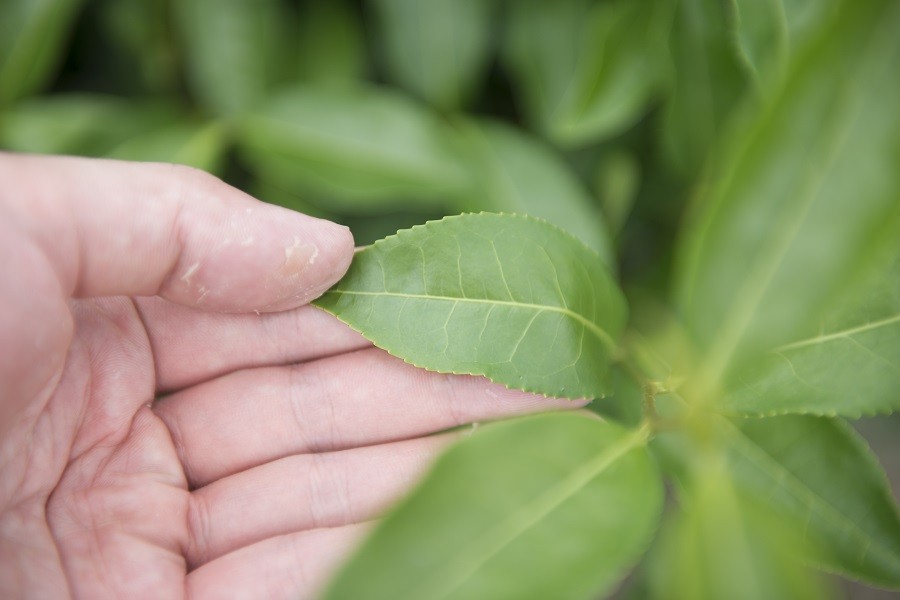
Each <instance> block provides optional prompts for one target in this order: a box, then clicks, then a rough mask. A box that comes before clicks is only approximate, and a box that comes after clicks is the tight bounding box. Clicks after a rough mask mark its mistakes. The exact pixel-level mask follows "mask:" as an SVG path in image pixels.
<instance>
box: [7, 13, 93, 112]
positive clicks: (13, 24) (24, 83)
mask: <svg viewBox="0 0 900 600" xmlns="http://www.w3.org/2000/svg"><path fill="white" fill-rule="evenodd" d="M82 3H83V0H5V1H4V2H3V3H2V4H0V106H2V105H5V104H9V103H11V102H12V101H13V100H17V99H19V98H21V97H23V96H26V95H28V94H30V93H32V92H34V91H35V90H37V89H39V88H40V87H41V86H42V85H44V83H46V81H47V79H48V77H49V76H51V75H52V71H53V69H54V67H56V66H57V64H58V63H59V62H60V61H61V60H62V58H63V55H62V51H63V44H64V43H65V41H66V38H67V37H68V34H69V30H70V29H71V27H72V25H73V23H74V21H75V17H76V16H77V14H78V11H79V9H80V8H81V5H82Z"/></svg>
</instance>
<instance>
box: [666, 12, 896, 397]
mask: <svg viewBox="0 0 900 600" xmlns="http://www.w3.org/2000/svg"><path fill="white" fill-rule="evenodd" d="M898 27H900V4H898V3H896V2H892V1H885V2H865V3H849V4H847V6H846V7H845V9H844V11H843V12H842V14H841V16H840V18H839V19H836V20H835V21H834V22H833V23H832V24H831V26H830V28H828V29H827V30H826V31H825V32H824V33H823V35H822V36H821V37H820V38H819V39H818V40H817V43H816V44H815V45H814V46H813V47H811V48H810V49H809V51H808V52H806V53H805V54H804V55H803V56H802V57H801V59H800V60H799V61H798V62H797V63H796V65H795V67H794V68H793V69H792V70H791V71H790V74H789V76H788V77H786V78H785V83H784V85H783V87H782V89H780V90H779V91H778V93H777V94H776V95H775V96H774V97H773V99H772V101H771V102H770V103H768V104H767V106H766V107H765V109H764V110H762V111H761V114H760V115H759V116H758V118H756V119H754V120H752V121H748V124H747V126H746V127H744V128H743V129H741V130H740V132H739V134H740V135H739V136H738V137H737V138H736V143H734V144H733V148H731V151H730V152H729V153H728V157H727V159H726V160H723V161H722V164H723V165H724V168H723V169H722V170H721V171H722V172H721V173H717V175H716V176H715V177H714V182H715V183H714V184H713V185H711V186H710V187H709V188H708V191H707V193H706V194H705V195H704V196H703V197H702V198H701V200H702V202H701V204H700V207H701V208H700V211H699V213H698V214H697V215H695V217H696V218H695V219H694V220H693V224H692V226H690V227H689V228H688V230H687V235H686V236H685V237H684V240H683V242H684V243H683V245H682V248H681V250H682V252H681V259H682V260H681V262H680V269H679V275H678V282H679V284H680V285H679V291H680V294H679V304H680V306H681V309H682V311H683V314H684V316H685V318H686V321H687V324H688V326H689V328H690V330H691V331H692V333H693V335H694V337H695V341H696V343H697V345H698V347H699V349H700V350H701V352H704V354H703V356H704V357H705V358H704V359H703V360H702V364H703V369H704V373H703V374H702V376H703V381H704V385H705V386H707V390H706V391H709V389H713V385H714V384H717V383H719V382H721V380H722V375H723V374H724V372H725V371H726V369H727V368H728V367H729V366H734V365H736V364H739V363H740V360H741V359H744V358H747V357H753V356H754V355H756V354H757V353H759V352H760V351H765V350H769V349H772V348H775V347H778V346H781V345H782V344H791V343H795V342H798V341H799V340H809V339H811V338H815V337H816V336H818V335H819V334H820V329H821V327H822V320H823V319H824V318H825V317H827V316H828V314H829V313H828V311H829V310H830V309H832V308H833V306H834V304H835V302H837V301H838V300H839V299H840V297H841V296H842V295H843V294H845V292H846V290H847V289H848V284H850V282H852V280H853V277H854V274H855V273H858V272H861V271H863V272H865V271H868V267H869V265H871V264H872V263H873V261H877V260H879V257H880V256H881V255H882V253H881V252H880V251H879V249H881V248H884V246H885V244H892V243H896V239H897V233H896V232H897V231H898V229H897V224H896V223H897V219H898V218H900V202H898V201H900V171H898V169H897V164H898V160H900V111H897V110H896V107H897V106H900V78H897V77H895V72H896V66H897V64H898V59H900V36H897V35H896V32H897V31H898ZM871 300H872V299H869V301H871ZM877 301H879V302H880V300H877ZM863 316H864V317H865V315H863ZM880 318H883V317H880ZM874 320H875V319H874V318H873V320H872V322H874ZM865 325H866V320H865V318H864V319H863V321H861V322H857V326H865ZM871 359H872V360H875V361H878V360H880V359H879V357H878V356H875V357H871ZM710 384H713V385H710ZM861 408H862V407H861Z"/></svg>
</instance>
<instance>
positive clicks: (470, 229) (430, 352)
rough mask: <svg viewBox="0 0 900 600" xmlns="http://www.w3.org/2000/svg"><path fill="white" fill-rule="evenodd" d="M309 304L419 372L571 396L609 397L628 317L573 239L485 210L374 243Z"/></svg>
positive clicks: (599, 268)
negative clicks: (483, 378) (478, 378)
mask: <svg viewBox="0 0 900 600" xmlns="http://www.w3.org/2000/svg"><path fill="white" fill-rule="evenodd" d="M316 304H317V305H319V306H320V307H322V308H324V309H326V310H328V311H329V312H332V313H333V314H335V315H336V316H337V317H338V318H339V319H341V320H342V321H344V322H345V323H348V324H349V325H350V326H351V327H353V328H354V329H356V330H358V331H360V332H361V333H362V334H363V335H365V336H366V337H367V338H369V339H370V340H372V341H373V342H374V343H375V344H376V345H377V346H379V347H381V348H384V349H385V350H387V351H388V352H390V353H391V354H393V355H395V356H399V357H400V358H402V359H403V360H405V361H407V362H409V363H412V364H414V365H416V366H419V367H424V368H426V369H430V370H433V371H440V372H443V373H469V374H474V375H484V376H486V377H488V378H489V379H491V380H493V381H496V382H498V383H502V384H504V385H506V386H508V387H513V388H518V389H523V390H528V391H532V392H538V393H542V394H546V395H548V396H559V397H568V398H592V397H601V396H603V395H604V394H605V393H606V391H607V388H608V383H609V382H608V377H607V373H608V367H609V363H610V360H611V357H612V355H613V354H614V353H615V352H616V340H617V338H618V336H619V333H620V331H621V330H622V327H623V325H624V323H625V318H626V305H625V300H624V298H623V296H622V293H621V292H620V291H619V289H618V288H617V286H616V284H615V282H614V281H613V280H612V278H611V276H610V274H609V272H608V271H607V270H606V268H605V267H604V266H603V264H602V263H601V262H600V259H599V257H598V256H597V255H596V254H594V253H593V252H591V251H590V250H589V249H588V248H587V247H585V246H584V245H583V244H581V242H579V241H578V240H576V239H575V238H573V237H571V235H569V234H567V233H565V232H564V231H562V230H560V229H557V228H556V227H553V226H552V225H550V224H548V223H546V222H544V221H538V220H536V219H532V218H528V217H522V216H514V215H496V214H489V213H482V214H477V215H474V214H469V215H461V216H458V217H448V218H446V219H443V220H441V221H434V222H430V223H427V224H426V225H420V226H417V227H413V228H412V229H407V230H403V231H400V232H398V233H397V235H395V236H391V237H388V238H385V239H384V240H381V241H379V242H376V243H375V244H374V245H372V246H370V247H369V248H366V249H365V250H363V251H361V252H359V253H357V255H356V257H355V259H354V261H353V264H352V265H351V267H350V270H349V271H348V272H347V275H345V276H344V278H343V279H342V280H341V281H340V282H338V283H337V284H336V285H335V286H334V287H333V288H332V289H331V290H329V291H327V292H325V294H324V295H323V296H322V297H321V298H320V299H318V300H316Z"/></svg>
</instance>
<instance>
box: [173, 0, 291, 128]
mask: <svg viewBox="0 0 900 600" xmlns="http://www.w3.org/2000/svg"><path fill="white" fill-rule="evenodd" d="M173 8H174V13H175V17H176V20H177V25H178V29H179V32H180V34H181V41H182V44H183V45H184V48H185V50H186V52H185V62H186V66H187V76H188V83H189V84H190V87H191V91H192V92H193V93H194V94H195V95H196V97H197V99H198V100H199V101H200V102H201V103H202V104H203V105H204V106H205V107H206V108H208V109H209V110H210V111H212V113H213V114H215V115H229V114H232V113H235V112H238V111H241V110H244V109H248V108H251V107H253V106H255V105H256V104H257V103H258V102H260V101H261V100H262V99H263V98H264V97H265V95H266V92H267V90H268V88H269V87H270V85H271V84H272V83H273V82H275V81H277V80H279V79H280V78H281V75H282V73H283V71H284V70H285V69H284V64H283V63H284V61H285V57H286V56H289V53H288V48H287V46H286V41H285V37H286V32H285V31H284V27H285V26H286V23H287V15H286V14H285V12H284V11H283V10H282V8H283V7H282V5H281V3H280V2H279V1H278V0H179V1H178V2H175V3H174V4H173Z"/></svg>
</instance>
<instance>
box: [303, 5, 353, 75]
mask: <svg viewBox="0 0 900 600" xmlns="http://www.w3.org/2000/svg"><path fill="white" fill-rule="evenodd" d="M296 35H297V42H298V48H299V50H298V52H299V56H298V57H297V58H298V62H299V65H298V66H299V73H300V77H301V78H302V79H308V80H312V81H346V80H354V79H360V78H362V76H363V75H364V74H365V72H366V70H367V68H368V64H367V58H366V46H365V39H364V38H363V25H362V23H361V22H360V19H359V15H357V14H356V12H355V11H354V10H353V7H352V6H350V5H349V4H348V3H347V2H345V1H343V0H328V2H307V3H306V4H305V6H303V8H302V13H301V14H300V18H299V26H298V29H297V33H296Z"/></svg>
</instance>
